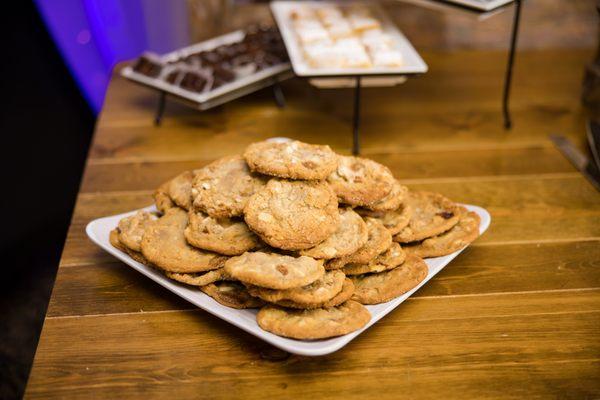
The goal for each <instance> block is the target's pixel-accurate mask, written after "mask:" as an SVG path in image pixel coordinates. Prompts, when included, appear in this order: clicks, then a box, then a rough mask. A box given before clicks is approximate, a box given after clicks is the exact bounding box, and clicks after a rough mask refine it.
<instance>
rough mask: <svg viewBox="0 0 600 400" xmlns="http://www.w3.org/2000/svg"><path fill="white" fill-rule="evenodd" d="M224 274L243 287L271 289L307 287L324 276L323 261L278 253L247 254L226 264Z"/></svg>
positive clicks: (233, 258) (231, 259)
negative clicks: (249, 285) (240, 283)
mask: <svg viewBox="0 0 600 400" xmlns="http://www.w3.org/2000/svg"><path fill="white" fill-rule="evenodd" d="M225 272H226V273H227V274H228V275H229V276H231V277H233V278H234V279H237V280H239V281H242V282H244V283H249V284H252V285H256V286H260V287H264V288H269V289H291V288H297V287H300V286H306V285H308V284H311V283H313V282H314V281H316V280H318V279H320V278H321V277H322V276H323V275H324V274H325V269H324V268H323V261H318V260H315V259H314V258H310V257H304V256H301V257H290V256H284V255H281V254H275V253H263V252H255V253H244V254H242V255H241V256H238V257H232V258H230V259H229V260H227V262H226V263H225Z"/></svg>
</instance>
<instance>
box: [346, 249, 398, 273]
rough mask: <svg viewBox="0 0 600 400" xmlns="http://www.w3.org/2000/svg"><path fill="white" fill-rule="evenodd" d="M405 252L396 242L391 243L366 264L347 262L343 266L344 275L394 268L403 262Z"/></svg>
mask: <svg viewBox="0 0 600 400" xmlns="http://www.w3.org/2000/svg"><path fill="white" fill-rule="evenodd" d="M405 258H406V254H405V253H404V251H403V250H402V248H401V247H400V245H399V244H398V243H392V245H391V246H390V248H389V249H387V250H386V251H385V252H383V253H381V254H380V255H378V256H377V257H375V259H374V260H373V261H371V262H370V263H368V264H355V263H350V264H347V265H346V266H345V267H344V268H343V271H344V274H346V275H360V274H366V273H370V272H383V271H387V270H389V269H393V268H396V267H397V266H398V265H400V264H402V263H403V262H404V259H405Z"/></svg>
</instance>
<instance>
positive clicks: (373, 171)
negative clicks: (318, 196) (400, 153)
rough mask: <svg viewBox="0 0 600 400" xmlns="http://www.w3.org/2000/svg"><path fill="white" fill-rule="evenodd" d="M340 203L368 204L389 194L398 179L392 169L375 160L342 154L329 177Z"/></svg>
mask: <svg viewBox="0 0 600 400" xmlns="http://www.w3.org/2000/svg"><path fill="white" fill-rule="evenodd" d="M327 182H329V184H330V185H331V187H332V188H333V190H334V192H335V193H336V195H337V196H338V198H339V201H340V203H344V204H349V205H351V206H367V205H369V204H373V203H376V202H378V201H380V200H382V199H383V198H384V197H385V196H387V195H388V194H389V193H390V192H391V191H392V188H393V187H394V184H395V182H396V180H395V179H394V177H393V176H392V173H391V172H390V170H389V169H388V168H387V167H386V166H383V165H381V164H379V163H377V162H375V161H373V160H368V159H366V158H360V157H350V156H340V157H339V161H338V167H337V169H336V170H335V171H333V172H332V173H331V174H330V175H329V176H328V177H327Z"/></svg>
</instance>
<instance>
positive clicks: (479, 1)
mask: <svg viewBox="0 0 600 400" xmlns="http://www.w3.org/2000/svg"><path fill="white" fill-rule="evenodd" d="M436 1H442V2H446V3H454V4H458V5H460V6H465V7H469V8H473V9H475V10H479V11H492V10H494V9H496V8H499V7H502V6H505V5H507V4H509V3H513V2H514V1H515V0H436Z"/></svg>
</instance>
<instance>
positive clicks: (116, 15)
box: [35, 0, 189, 113]
mask: <svg viewBox="0 0 600 400" xmlns="http://www.w3.org/2000/svg"><path fill="white" fill-rule="evenodd" d="M35 3H36V5H37V8H38V10H39V12H40V14H41V16H42V18H43V20H44V21H45V23H46V27H47V28H48V31H49V33H50V34H51V36H52V38H53V39H54V42H55V43H56V45H57V47H58V49H59V51H60V53H61V55H62V57H63V59H64V60H65V63H66V64H67V66H68V67H69V70H70V71H71V74H72V75H73V78H74V79H75V80H76V82H77V84H78V85H79V88H80V90H81V92H82V94H83V96H84V97H85V99H86V100H87V102H88V104H89V105H90V106H91V107H92V109H93V110H94V111H95V112H96V113H98V112H99V111H100V109H101V108H102V103H103V101H104V95H105V92H106V88H107V86H108V83H109V81H110V75H111V73H112V69H113V68H114V66H115V64H116V63H118V62H120V61H124V60H128V59H131V58H134V57H137V56H138V55H139V54H141V53H142V52H143V51H145V50H149V51H154V52H158V53H164V52H168V51H171V50H174V49H176V48H178V47H182V46H185V45H187V44H189V29H188V19H187V7H186V1H185V0H174V1H161V0H36V1H35Z"/></svg>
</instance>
